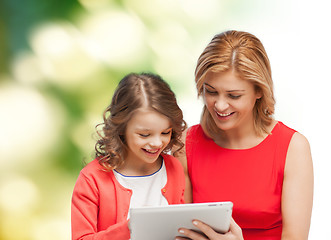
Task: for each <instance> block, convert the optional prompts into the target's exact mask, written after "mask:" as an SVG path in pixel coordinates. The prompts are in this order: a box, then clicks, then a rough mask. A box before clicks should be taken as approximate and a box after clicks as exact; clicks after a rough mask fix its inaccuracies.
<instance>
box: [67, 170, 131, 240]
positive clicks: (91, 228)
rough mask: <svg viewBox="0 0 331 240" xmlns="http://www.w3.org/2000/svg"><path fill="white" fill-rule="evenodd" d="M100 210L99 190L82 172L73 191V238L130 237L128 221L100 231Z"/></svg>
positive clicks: (120, 238) (102, 239)
mask: <svg viewBox="0 0 331 240" xmlns="http://www.w3.org/2000/svg"><path fill="white" fill-rule="evenodd" d="M110 204H111V203H110ZM98 212H99V193H98V190H97V188H96V187H95V185H94V184H93V183H91V182H90V181H89V180H88V179H87V178H86V177H85V176H84V175H83V174H80V175H79V177H78V179H77V182H76V185H75V188H74V191H73V195H72V203H71V230H72V239H73V240H78V239H79V240H90V239H91V240H92V239H93V240H105V239H114V240H116V239H117V240H125V239H129V238H130V231H129V228H128V221H123V222H120V223H117V224H114V225H111V226H109V227H108V228H107V229H105V230H103V231H98ZM109 214H114V213H109Z"/></svg>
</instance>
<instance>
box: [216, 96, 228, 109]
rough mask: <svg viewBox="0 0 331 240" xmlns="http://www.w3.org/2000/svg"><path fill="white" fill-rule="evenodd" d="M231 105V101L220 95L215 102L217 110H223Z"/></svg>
mask: <svg viewBox="0 0 331 240" xmlns="http://www.w3.org/2000/svg"><path fill="white" fill-rule="evenodd" d="M228 107H229V103H228V102H227V101H226V99H224V97H219V98H218V99H217V100H216V102H215V108H216V110H217V111H219V112H222V111H224V110H226V109H227V108H228Z"/></svg>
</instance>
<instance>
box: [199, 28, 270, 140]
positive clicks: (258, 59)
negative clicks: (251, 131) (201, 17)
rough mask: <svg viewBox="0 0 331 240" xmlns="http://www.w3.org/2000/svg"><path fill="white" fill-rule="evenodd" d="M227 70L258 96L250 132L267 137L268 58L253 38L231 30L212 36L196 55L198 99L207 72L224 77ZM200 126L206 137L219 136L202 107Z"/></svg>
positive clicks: (268, 119)
mask: <svg viewBox="0 0 331 240" xmlns="http://www.w3.org/2000/svg"><path fill="white" fill-rule="evenodd" d="M230 70H231V71H234V72H235V73H236V75H237V76H238V77H240V78H241V79H243V80H247V81H249V82H251V83H252V84H253V85H254V87H255V90H256V91H257V92H259V93H261V94H262V97H261V99H258V100H257V101H256V103H255V106H254V110H253V111H254V119H255V121H254V128H255V131H256V133H257V134H258V135H261V134H263V133H269V132H268V131H267V126H269V125H270V124H271V122H272V114H273V113H274V109H275V107H274V106H275V99H274V93H273V81H272V77H271V67H270V62H269V58H268V56H267V53H266V51H265V49H264V47H263V45H262V43H261V41H260V40H259V39H258V38H257V37H255V36H254V35H252V34H250V33H247V32H242V31H233V30H232V31H226V32H223V33H220V34H217V35H215V36H214V38H213V39H212V40H211V42H210V43H209V44H208V45H207V47H206V48H205V49H204V51H203V52H202V54H201V55H200V57H199V59H198V62H197V66H196V69H195V82H196V87H197V90H198V96H201V95H202V94H203V84H204V82H205V79H206V74H207V73H208V72H209V71H211V72H217V73H222V72H224V73H225V72H227V71H230ZM200 123H201V125H202V127H203V129H204V130H205V132H206V134H207V135H209V136H210V137H212V138H213V137H215V136H217V135H218V134H219V129H218V127H217V126H216V124H215V122H214V120H213V118H212V116H211V115H210V113H209V111H208V110H207V108H206V106H204V108H203V112H202V115H201V119H200Z"/></svg>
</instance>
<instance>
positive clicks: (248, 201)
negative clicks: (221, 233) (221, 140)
mask: <svg viewBox="0 0 331 240" xmlns="http://www.w3.org/2000/svg"><path fill="white" fill-rule="evenodd" d="M271 133H272V134H270V135H268V136H267V137H266V138H265V139H264V140H263V141H262V142H261V143H260V144H258V145H257V146H255V147H253V148H250V149H239V150H238V149H236V150H235V149H226V148H222V147H220V146H218V145H217V144H216V143H215V142H214V141H213V140H212V139H210V138H208V137H207V136H206V135H205V134H204V132H203V130H202V127H201V126H200V125H195V126H192V127H191V128H190V129H189V130H188V132H187V138H186V154H187V164H188V171H189V175H190V179H191V183H192V192H193V202H195V203H200V202H216V201H232V202H233V204H234V206H233V219H234V220H235V221H236V222H237V223H238V225H239V226H240V227H241V228H242V230H243V235H244V239H245V240H259V239H263V240H276V239H277V240H280V239H281V234H282V215H281V194H282V186H283V176H284V166H285V159H286V154H287V149H288V146H289V143H290V141H291V138H292V136H293V134H294V133H295V131H294V130H293V129H290V128H289V127H287V126H285V125H284V124H283V123H281V122H278V123H277V124H276V126H275V127H274V129H273V130H272V132H271Z"/></svg>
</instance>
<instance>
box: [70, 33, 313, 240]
mask: <svg viewBox="0 0 331 240" xmlns="http://www.w3.org/2000/svg"><path fill="white" fill-rule="evenodd" d="M195 82H196V87H197V91H198V95H199V96H201V97H202V99H203V103H204V107H203V110H202V115H201V120H200V124H197V125H194V126H191V127H190V128H188V129H186V123H185V121H184V120H183V114H182V111H181V110H180V108H179V107H178V105H177V102H176V98H175V95H174V93H173V92H172V91H171V89H170V87H169V85H168V84H167V83H166V82H165V81H164V80H162V79H161V78H160V77H159V76H157V75H154V74H149V73H142V74H135V73H132V74H129V75H127V76H125V77H124V78H123V79H122V80H121V81H120V83H119V85H118V87H117V89H116V90H115V92H114V95H113V98H112V101H111V104H110V105H109V106H108V107H107V109H106V110H105V112H104V114H103V123H102V126H103V128H102V130H101V131H100V132H99V136H100V138H99V140H98V141H97V143H96V159H95V160H93V161H92V162H90V163H89V164H87V165H86V166H85V167H84V168H83V169H82V171H81V172H80V174H79V177H78V179H77V182H76V185H75V188H74V191H73V196H72V211H71V216H72V239H84V240H87V239H121V240H124V239H130V230H129V227H128V226H129V225H128V224H129V221H130V220H129V219H128V214H129V211H130V208H131V207H139V206H146V205H153V206H159V205H168V204H180V203H184V202H187V203H191V202H193V203H201V202H215V201H232V202H233V203H234V208H233V220H232V222H231V225H230V230H229V232H227V233H225V234H219V233H217V232H215V231H214V230H213V229H212V228H211V227H209V226H208V225H206V224H205V223H203V222H201V221H199V220H198V219H197V220H194V221H193V224H195V225H196V227H197V228H199V229H200V230H201V232H202V233H203V234H200V233H198V232H195V231H192V230H189V229H184V228H179V229H178V231H179V233H180V234H181V235H184V236H186V237H187V238H189V239H199V240H200V239H211V240H226V239H229V240H230V239H233V240H235V239H241V240H242V239H245V240H259V239H268V240H286V239H307V238H308V233H309V226H310V218H311V211H312V202H313V166H312V158H311V153H310V147H309V143H308V141H307V139H306V138H305V137H304V136H303V135H301V134H300V133H298V132H297V131H295V130H293V129H291V128H289V127H287V126H286V125H284V124H283V123H282V122H280V121H276V120H275V119H274V118H273V117H272V115H273V113H274V105H275V100H274V94H273V82H272V78H271V68H270V63H269V60H268V57H267V54H266V51H265V49H264V47H263V45H262V43H261V42H260V40H259V39H257V38H256V37H255V36H254V35H252V34H250V33H247V32H240V31H227V32H223V33H221V34H218V35H216V36H215V37H214V38H213V39H212V40H211V42H210V43H209V44H208V45H207V47H206V48H205V49H204V51H203V52H202V54H201V55H200V57H199V59H198V63H197V67H196V71H195ZM184 143H185V147H184ZM174 156H175V157H176V158H177V159H176V158H175V157H174ZM178 160H179V161H178ZM187 238H183V237H177V238H176V239H187Z"/></svg>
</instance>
